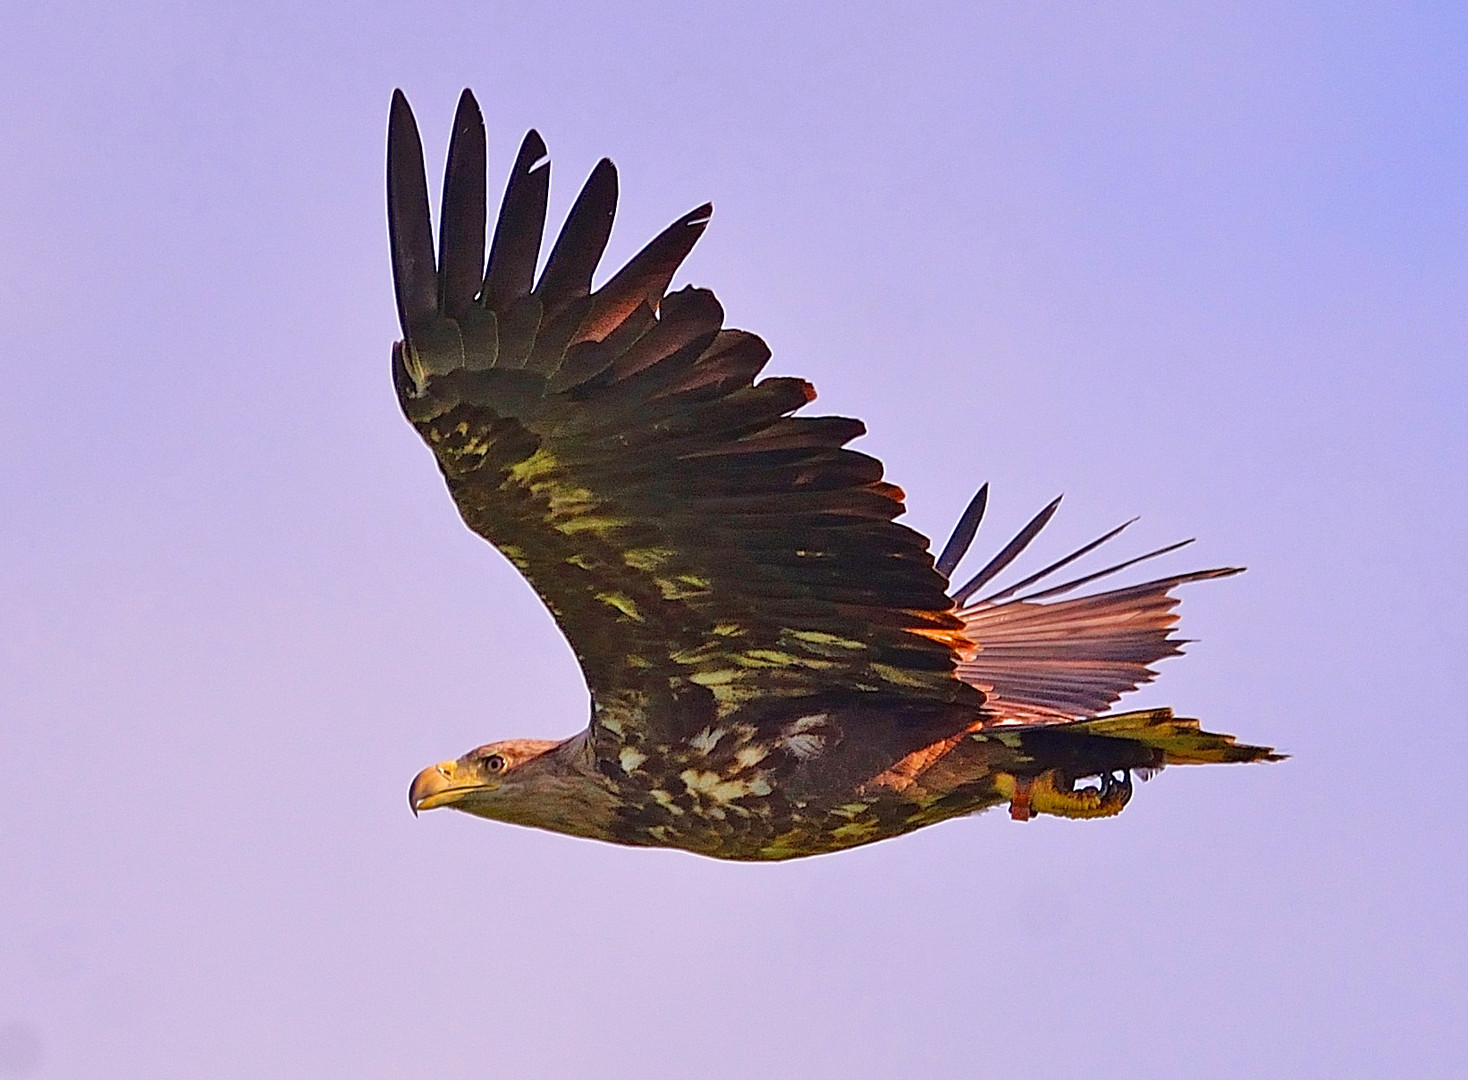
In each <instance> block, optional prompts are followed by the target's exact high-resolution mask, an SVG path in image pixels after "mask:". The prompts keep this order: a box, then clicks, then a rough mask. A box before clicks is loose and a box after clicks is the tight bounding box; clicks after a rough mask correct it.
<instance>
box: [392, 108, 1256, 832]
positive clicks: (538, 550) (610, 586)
mask: <svg viewBox="0 0 1468 1080" xmlns="http://www.w3.org/2000/svg"><path fill="white" fill-rule="evenodd" d="M485 167H486V162H485V133H484V122H483V119H482V117H481V115H480V111H479V107H478V105H477V104H476V102H475V100H474V97H473V95H472V94H470V93H469V92H468V91H467V90H466V91H465V92H464V94H463V95H462V97H461V98H460V100H459V107H458V113H457V115H456V116H455V119H454V127H453V135H452V140H451V142H450V144H449V152H448V165H447V169H446V174H445V177H444V185H443V206H442V212H441V215H440V218H439V231H438V245H437V253H436V257H435V249H434V239H433V229H432V224H431V221H430V215H429V206H428V193H427V185H426V182H425V177H424V171H423V149H422V143H421V141H420V139H419V136H418V129H417V125H416V123H415V121H414V119H413V114H412V112H411V110H410V109H409V107H408V102H407V100H406V98H404V97H403V95H402V93H401V92H400V91H399V92H397V93H395V94H394V95H393V100H392V109H391V116H390V120H389V126H388V148H387V194H388V223H389V234H390V241H391V247H392V265H393V279H394V283H395V288H396V296H397V308H398V317H399V320H400V322H401V326H402V332H403V340H402V341H400V342H398V343H397V345H396V346H395V347H394V350H393V356H392V375H393V382H394V385H395V387H396V390H397V395H398V400H399V402H400V403H401V405H402V409H403V412H404V413H405V414H406V416H407V418H408V421H409V422H410V423H411V424H412V425H413V427H414V428H416V429H417V431H418V433H419V434H420V435H421V436H422V437H423V439H424V441H425V442H426V443H427V444H428V446H429V448H430V449H431V450H432V451H433V454H434V457H435V458H436V459H437V462H438V466H439V469H440V470H441V472H442V473H443V476H444V479H445V481H446V482H447V484H448V488H449V493H450V494H451V495H452V497H453V500H454V503H455V504H456V505H457V507H458V510H459V513H460V515H461V516H462V517H463V519H464V522H465V523H466V524H467V525H468V526H469V528H470V529H472V530H473V531H474V532H476V533H478V534H479V535H480V536H482V537H483V538H484V539H486V540H488V541H489V542H490V543H491V544H493V545H494V546H495V547H497V548H498V549H499V550H500V551H501V552H502V553H503V554H504V555H505V556H506V557H507V558H508V559H509V560H510V561H511V562H512V563H514V565H515V566H516V567H518V568H519V570H520V571H521V573H523V574H524V575H525V577H526V578H527V579H528V580H529V582H530V584H531V585H532V586H533V587H534V589H535V591H536V592H537V593H538V594H539V595H540V597H541V599H542V600H543V601H544V602H545V604H546V606H547V607H548V608H549V609H550V611H551V613H552V614H553V615H554V617H555V619H556V622H557V623H559V625H560V627H561V629H562V631H563V632H564V633H565V635H566V637H567V638H568V639H569V640H570V644H571V647H572V649H573V650H574V651H575V654H576V657H577V659H578V660H579V662H580V665H581V668H582V671H583V672H584V674H585V677H586V682H587V685H588V687H589V689H590V691H591V718H590V723H589V724H588V726H587V727H586V729H585V730H584V731H582V732H581V733H580V734H577V735H573V736H572V737H570V738H568V739H564V740H560V741H543V740H538V739H515V740H511V741H507V742H495V743H490V744H488V745H485V746H480V747H478V748H476V749H474V750H471V751H469V752H468V753H467V754H464V755H463V756H462V757H459V758H457V759H456V760H452V761H445V762H442V763H440V764H438V765H434V766H431V767H429V768H427V769H424V770H423V771H422V772H421V773H419V774H418V776H417V778H416V779H415V780H414V781H413V783H412V787H411V789H410V792H409V802H410V805H411V806H412V808H413V811H414V812H415V813H417V812H418V811H421V810H425V809H429V808H432V807H441V806H447V807H452V808H453V809H456V810H461V811H465V812H467V813H471V814H477V815H479V816H481V817H486V818H492V819H496V820H499V821H505V822H512V823H515V824H520V825H532V826H537V827H539V828H543V829H550V830H554V831H556V832H561V833H569V834H572V835H575V836H582V837H591V838H595V839H598V840H606V841H611V842H614V843H619V844H628V845H634V846H643V847H669V848H681V849H683V850H686V851H691V852H696V853H698V854H701V855H708V856H713V857H716V858H722V859H740V860H777V859H790V858H796V857H800V856H806V855H817V854H821V853H825V852H833V851H838V850H842V849H845V848H849V847H854V846H857V845H860V844H867V843H871V842H872V841H875V840H881V839H884V838H887V837H892V836H897V835H900V834H902V833H906V832H910V831H911V830H913V829H918V828H921V827H923V826H924V825H930V824H933V823H935V822H939V821H943V820H946V819H948V818H952V817H958V816H961V815H965V814H971V813H974V812H976V811H980V810H984V809H987V808H989V807H991V806H997V805H1003V804H1005V803H1007V804H1008V805H1009V807H1010V812H1011V815H1012V816H1013V817H1015V818H1019V819H1027V818H1029V817H1030V816H1032V815H1034V814H1056V815H1060V816H1064V817H1073V818H1088V817H1104V816H1109V815H1112V814H1115V813H1118V812H1119V811H1120V810H1121V809H1122V807H1123V806H1125V805H1126V803H1127V801H1128V799H1129V798H1130V796H1131V792H1132V783H1131V777H1132V775H1133V773H1134V772H1136V773H1140V774H1141V775H1143V776H1144V777H1145V775H1147V774H1149V773H1150V772H1152V771H1155V770H1157V769H1159V768H1162V767H1164V766H1167V765H1175V764H1201V763H1208V762H1227V761H1258V760H1271V759H1274V758H1276V757H1277V756H1278V755H1275V754H1274V753H1273V752H1272V751H1271V750H1270V749H1269V748H1266V747H1258V746H1244V745H1240V744H1237V743H1235V741H1234V739H1233V738H1232V737H1231V736H1228V735H1218V734H1213V733H1210V732H1206V731H1203V730H1201V729H1200V727H1199V725H1198V722H1197V721H1196V720H1188V719H1182V718H1179V717H1175V716H1174V715H1173V714H1172V712H1171V710H1168V709H1151V710H1148V711H1144V712H1129V713H1119V714H1113V713H1108V712H1107V710H1108V709H1109V707H1110V706H1111V705H1112V703H1113V702H1115V701H1116V700H1117V698H1118V697H1120V695H1122V694H1123V693H1125V692H1126V691H1129V690H1132V689H1135V688H1136V687H1137V686H1138V685H1139V684H1141V683H1144V682H1147V681H1149V680H1150V679H1151V678H1152V677H1153V674H1154V673H1153V672H1152V671H1151V669H1150V668H1149V666H1148V665H1150V664H1152V663H1153V662H1155V661H1157V660H1159V659H1161V658H1163V657H1166V656H1170V655H1173V654H1176V653H1177V652H1179V651H1180V650H1179V645H1180V644H1182V643H1181V642H1179V641H1178V640H1177V639H1176V638H1174V637H1173V636H1172V633H1171V630H1172V627H1173V625H1174V623H1175V622H1176V616H1175V615H1174V614H1173V610H1172V609H1173V608H1174V606H1175V605H1176V604H1177V598H1176V597H1175V596H1173V595H1172V590H1173V589H1174V588H1175V587H1177V586H1179V585H1182V584H1184V583H1187V582H1192V581H1200V580H1203V579H1205V578H1215V577H1224V576H1226V575H1229V574H1233V573H1236V572H1237V570H1236V569H1233V568H1224V569H1216V570H1204V571H1200V572H1197V573H1190V574H1182V575H1178V576H1174V577H1168V578H1163V579H1160V580H1155V581H1149V582H1146V583H1145V584H1140V585H1133V586H1131V587H1128V588H1122V589H1116V590H1112V591H1106V592H1097V593H1091V594H1089V595H1087V594H1084V593H1083V594H1082V595H1079V596H1074V595H1073V596H1071V597H1069V598H1067V599H1059V597H1060V596H1061V595H1062V594H1066V593H1071V592H1072V590H1075V589H1077V588H1078V587H1081V586H1084V585H1086V584H1088V583H1090V582H1092V581H1094V580H1096V579H1099V578H1101V577H1103V576H1105V575H1106V574H1109V573H1111V572H1113V571H1116V570H1120V569H1122V568H1123V567H1126V566H1129V565H1132V564H1133V563H1136V562H1139V561H1141V559H1146V558H1149V557H1150V556H1151V555H1155V554H1161V552H1152V553H1150V554H1149V555H1143V556H1140V557H1138V558H1134V559H1129V560H1127V561H1125V562H1123V563H1121V564H1120V565H1118V566H1112V567H1108V568H1107V569H1105V570H1102V571H1099V572H1096V573H1089V574H1084V575H1083V576H1081V577H1080V578H1078V579H1076V580H1065V581H1062V582H1060V583H1058V584H1050V582H1051V581H1052V580H1053V575H1056V574H1057V573H1058V572H1059V571H1061V570H1062V569H1063V568H1065V567H1067V566H1069V565H1070V564H1071V563H1072V562H1074V561H1075V560H1077V559H1079V558H1080V557H1082V556H1084V555H1086V554H1088V553H1089V552H1091V551H1092V550H1094V549H1095V548H1097V547H1099V546H1100V545H1102V544H1103V543H1105V542H1106V541H1108V540H1111V539H1112V538H1113V537H1115V536H1116V534H1117V533H1118V532H1120V531H1121V529H1115V530H1112V531H1111V532H1109V533H1107V534H1106V535H1104V536H1102V537H1100V538H1099V539H1097V540H1095V541H1092V542H1091V543H1089V544H1086V545H1085V546H1084V547H1082V548H1080V549H1079V550H1078V551H1075V552H1074V553H1072V554H1070V555H1068V556H1066V557H1065V558H1063V559H1060V560H1059V561H1057V562H1054V563H1052V564H1051V565H1049V566H1046V567H1044V568H1043V569H1040V570H1038V571H1036V572H1035V573H1031V574H1029V575H1027V576H1025V577H1024V578H1023V580H1021V581H1018V582H1015V583H1014V584H1011V585H1008V586H1007V587H1004V588H998V589H996V590H994V591H987V592H986V591H985V589H986V587H992V584H993V582H994V579H995V578H996V577H997V576H998V575H999V574H1000V573H1001V572H1002V571H1003V570H1005V568H1006V567H1008V566H1009V565H1010V564H1011V563H1012V562H1013V560H1014V559H1015V558H1016V557H1017V556H1018V555H1019V554H1020V553H1021V552H1022V551H1023V549H1024V548H1025V547H1026V546H1027V545H1028V544H1029V543H1030V541H1031V540H1033V539H1034V537H1035V535H1036V534H1037V533H1038V532H1039V531H1040V530H1041V529H1042V528H1043V527H1044V526H1045V524H1046V523H1047V522H1048V521H1049V519H1050V517H1051V515H1052V514H1053V513H1054V512H1055V509H1056V505H1057V503H1058V501H1059V500H1057V501H1056V503H1052V504H1051V505H1049V506H1047V507H1046V508H1045V509H1044V510H1043V511H1041V512H1040V514H1039V515H1037V516H1036V517H1035V519H1034V520H1033V521H1031V522H1030V523H1029V525H1027V526H1026V527H1025V528H1024V530H1023V531H1022V532H1021V533H1020V534H1019V535H1018V536H1016V537H1015V538H1014V539H1013V540H1012V541H1010V542H1009V543H1008V544H1007V545H1006V546H1005V547H1004V548H1003V549H1002V550H1001V551H1000V552H999V553H998V554H997V555H995V556H994V557H993V558H992V559H991V560H990V561H989V562H988V564H987V565H986V566H985V567H984V568H983V569H982V570H980V571H979V572H978V573H977V574H976V575H975V576H974V577H973V578H972V579H971V580H969V581H968V582H966V583H965V584H963V585H961V586H960V587H958V588H956V589H953V588H951V585H950V577H951V576H952V575H953V573H954V570H955V569H956V567H957V566H958V563H959V560H960V559H961V558H962V557H963V555H964V553H965V551H966V550H967V548H968V547H969V545H970V543H971V541H972V540H973V538H974V535H975V531H976V529H977V528H978V525H979V521H980V518H981V517H982V515H983V510H984V506H985V502H986V498H987V488H985V489H983V490H981V491H980V492H979V494H978V496H976V497H975V499H974V501H973V503H972V504H971V505H970V506H969V508H968V510H967V512H966V513H965V514H964V515H963V518H962V520H961V521H960V522H959V524H958V527H957V529H956V530H955V532H954V535H953V538H952V539H951V540H950V541H949V542H948V544H947V545H946V546H945V547H944V548H943V550H942V552H941V553H940V554H939V555H938V557H937V558H936V559H935V558H934V557H933V556H932V555H931V554H930V552H929V549H928V541H927V539H926V538H925V537H923V536H921V535H920V534H918V533H917V532H915V531H913V530H912V529H909V528H906V527H905V526H902V525H899V524H897V522H896V521H895V520H894V519H895V518H897V517H898V516H899V515H900V514H901V513H902V512H903V510H904V506H903V498H904V496H903V493H902V491H901V490H900V489H899V488H897V487H895V486H893V485H892V484H889V483H887V482H885V481H884V480H883V479H882V465H881V463H880V462H878V461H877V460H875V459H874V458H872V457H869V456H867V455H865V454H862V453H859V452H857V451H854V450H851V449H848V448H847V447H846V444H847V443H848V442H850V441H851V440H852V439H854V438H856V437H857V436H858V435H861V434H862V433H863V431H864V428H863V426H862V424H861V423H860V422H859V421H857V420H852V419H847V418H844V417H836V416H802V415H797V413H798V411H799V410H800V408H801V407H802V406H804V405H806V404H807V403H808V402H810V401H811V400H812V399H813V398H814V397H815V391H814V390H813V389H812V387H811V385H810V384H809V383H807V382H805V381H804V380H801V379H797V378H764V379H758V380H757V376H758V375H759V373H760V370H761V369H762V368H763V367H764V365H765V362H766V361H767V360H768V359H769V356H770V353H769V350H768V349H767V348H766V347H765V344H764V342H763V341H761V340H760V339H759V338H758V337H756V336H755V335H754V334H751V333H747V332H746V331H743V330H732V329H726V328H725V327H724V325H723V309H722V308H721V307H720V306H719V302H718V301H717V300H716V299H715V298H714V294H713V293H711V292H709V291H707V290H704V289H698V288H684V289H681V290H679V291H676V292H671V293H669V292H668V291H667V290H668V287H669V284H670V282H671V279H672V277H673V274H674V272H675V271H676V270H677V268H678V266H679V264H680V263H681V262H682V260H683V259H684V258H685V256H687V254H688V253H689V251H690V250H691V249H692V247H693V244H694V242H695V241H696V240H697V239H698V238H699V236H700V235H701V234H702V233H703V231H704V228H705V226H706V225H707V224H708V221H709V216H710V214H711V213H712V207H711V206H709V205H707V204H705V205H703V206H700V207H698V208H697V209H696V210H693V211H691V212H690V213H688V214H685V215H684V216H683V217H681V218H679V219H678V220H677V221H675V222H674V223H673V224H672V225H670V226H669V227H668V228H667V229H665V230H664V231H663V232H662V233H660V234H659V235H658V236H657V237H656V238H654V239H653V240H652V242H651V243H649V244H648V245H647V246H646V247H645V248H643V249H642V251H641V252H639V253H638V254H637V255H635V256H634V257H633V258H632V259H631V261H630V262H628V263H627V265H626V266H624V267H622V269H621V270H619V271H617V272H616V273H615V274H614V275H612V277H611V278H610V279H609V280H607V281H606V282H605V284H603V285H602V286H601V287H600V288H597V289H592V287H591V286H592V275H593V273H594V272H595V270H596V268H597V263H598V262H599V260H600V258H601V255H602V252H603V250H604V249H605V247H606V243H607V238H608V235H609V233H610V231H611V227H612V215H613V211H614V208H615V205H616V199H617V173H616V170H615V169H614V167H613V166H612V163H611V162H610V161H608V160H605V159H603V160H602V161H601V162H600V163H598V164H597V166H596V167H595V168H594V169H593V170H592V172H591V177H590V179H588V180H587V182H586V185H585V187H583V188H582V190H581V193H580V195H579V196H578V197H577V199H576V201H575V204H574V205H573V206H572V208H571V211H570V214H569V217H568V218H567V220H566V223H565V225H564V227H563V228H562V229H561V232H560V234H559V236H558V237H557V239H556V241H555V244H554V246H553V247H552V248H551V251H550V254H549V256H548V257H547V258H546V260H545V264H544V267H543V269H541V271H540V274H539V277H538V278H537V276H536V273H535V271H536V265H537V263H538V262H539V255H540V247H541V235H542V231H543V229H544V226H545V216H546V196H547V191H548V185H549V175H550V174H549V166H548V164H547V163H546V148H545V144H544V143H543V142H542V141H541V138H540V136H539V135H538V134H536V133H535V132H534V131H531V132H530V133H529V134H528V135H526V136H525V139H524V141H523V143H522V144H521V146H520V151H519V154H518V156H517V157H516V159H515V163H514V166H513V168H512V170H511V173H510V179H509V186H508V189H507V190H506V192H505V196H504V202H503V204H502V206H501V208H500V212H499V217H498V221H497V222H496V224H495V227H494V236H493V241H492V242H491V243H490V245H489V257H488V263H487V265H486V261H485V233H486V225H487V216H486V215H487V210H486V179H485ZM1124 527H1125V526H1122V528H1124ZM1175 546H1176V545H1175ZM1163 550H1164V551H1166V550H1171V548H1166V549H1163Z"/></svg>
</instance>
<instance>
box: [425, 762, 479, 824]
mask: <svg viewBox="0 0 1468 1080" xmlns="http://www.w3.org/2000/svg"><path fill="white" fill-rule="evenodd" d="M475 773H476V770H474V769H472V768H469V767H466V766H465V765H464V763H463V762H460V761H440V762H439V763H438V764H437V765H430V766H428V768H426V769H424V770H423V771H422V772H421V773H419V774H418V775H417V776H415V777H413V785H412V786H411V787H410V788H408V805H409V806H410V807H412V809H413V813H414V814H415V815H416V814H417V813H418V811H419V810H432V809H433V808H434V807H436V806H448V805H449V804H450V803H455V802H458V801H459V800H460V799H462V798H463V797H464V796H465V795H467V794H469V792H471V791H477V790H480V789H482V788H483V787H484V783H483V781H482V780H480V778H479V777H478V776H477V775H475Z"/></svg>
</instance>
